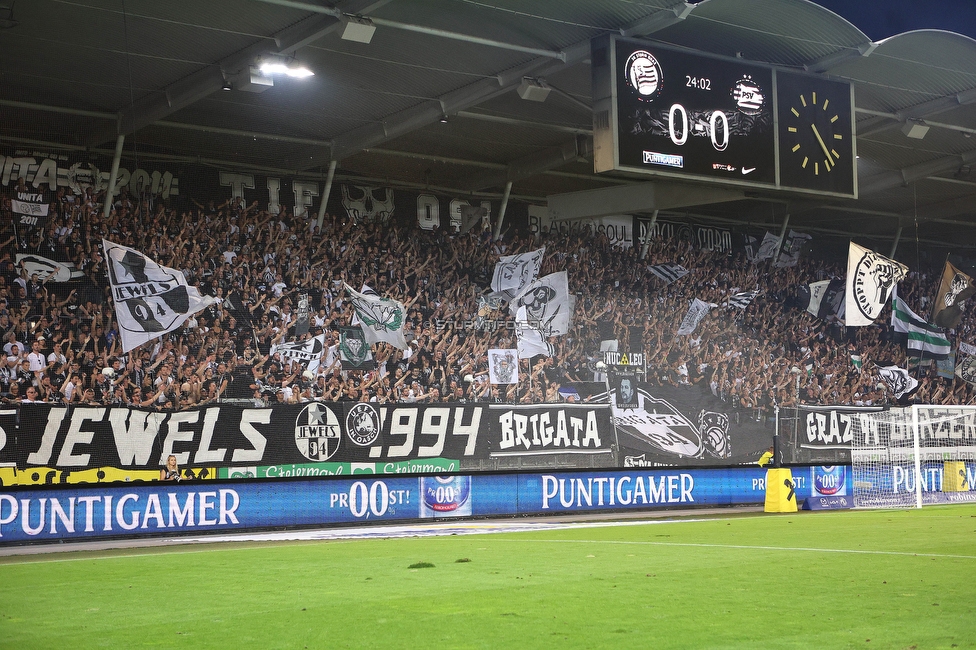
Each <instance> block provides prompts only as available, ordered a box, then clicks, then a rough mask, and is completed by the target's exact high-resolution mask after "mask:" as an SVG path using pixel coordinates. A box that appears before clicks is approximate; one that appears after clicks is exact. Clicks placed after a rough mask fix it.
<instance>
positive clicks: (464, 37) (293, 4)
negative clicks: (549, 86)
mask: <svg viewBox="0 0 976 650" xmlns="http://www.w3.org/2000/svg"><path fill="white" fill-rule="evenodd" d="M259 1H260V2H266V3H268V4H272V5H278V6H281V7H289V8H291V9H301V10H303V11H311V12H313V13H318V14H324V15H327V16H332V17H334V18H336V19H340V20H341V19H343V18H344V17H345V16H347V15H354V14H352V13H351V12H349V11H342V10H340V9H333V8H331V7H323V6H321V5H316V4H312V3H310V2H299V1H297V0H259ZM369 20H370V22H372V23H373V24H374V25H379V26H381V27H390V28H393V29H402V30H405V31H408V32H416V33H418V34H426V35H427V36H438V37H440V38H449V39H452V40H455V41H464V42H465V43H474V44H476V45H486V46H488V47H497V48H500V49H503V50H511V51H513V52H525V53H526V54H534V55H536V56H547V57H551V58H553V59H559V60H560V61H564V60H565V58H564V57H565V55H564V53H563V52H558V51H555V50H546V49H542V48H538V47H528V46H525V45H518V44H516V43H505V42H503V41H495V40H492V39H490V38H482V37H480V36H473V35H471V34H462V33H460V32H450V31H447V30H446V29H436V28H434V27H425V26H424V25H414V24H412V23H401V22H399V21H396V20H387V19H386V18H370V19H369Z"/></svg>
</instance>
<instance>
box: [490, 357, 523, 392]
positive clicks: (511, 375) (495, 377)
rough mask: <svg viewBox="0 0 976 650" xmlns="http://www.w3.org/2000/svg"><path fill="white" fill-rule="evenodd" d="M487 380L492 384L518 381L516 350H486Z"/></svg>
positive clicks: (515, 382)
mask: <svg viewBox="0 0 976 650" xmlns="http://www.w3.org/2000/svg"><path fill="white" fill-rule="evenodd" d="M488 381H489V383H492V384H517V383H518V382H519V368H518V350H507V349H501V348H493V349H491V350H488Z"/></svg>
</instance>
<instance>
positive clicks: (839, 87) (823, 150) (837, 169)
mask: <svg viewBox="0 0 976 650" xmlns="http://www.w3.org/2000/svg"><path fill="white" fill-rule="evenodd" d="M776 96H777V99H778V115H779V155H780V160H779V166H780V185H781V186H782V187H792V188H796V189H800V190H814V191H820V192H825V193H831V194H844V195H849V196H853V195H854V194H855V187H856V183H855V179H854V176H855V170H856V165H855V148H854V144H855V143H854V129H853V126H852V118H851V112H852V111H851V106H852V101H851V87H850V84H847V83H843V82H837V81H830V80H826V79H821V78H818V77H807V76H803V75H794V74H789V73H783V72H778V73H777V91H776Z"/></svg>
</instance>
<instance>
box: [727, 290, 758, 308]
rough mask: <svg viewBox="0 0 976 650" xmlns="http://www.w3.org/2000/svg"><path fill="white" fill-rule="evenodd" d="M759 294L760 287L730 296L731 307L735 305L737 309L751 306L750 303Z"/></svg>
mask: <svg viewBox="0 0 976 650" xmlns="http://www.w3.org/2000/svg"><path fill="white" fill-rule="evenodd" d="M758 295H759V289H756V290H755V291H743V292H741V293H737V294H735V295H733V296H732V297H731V298H729V307H735V308H736V309H745V308H746V307H748V306H749V303H751V302H752V300H753V299H754V298H755V297H756V296H758Z"/></svg>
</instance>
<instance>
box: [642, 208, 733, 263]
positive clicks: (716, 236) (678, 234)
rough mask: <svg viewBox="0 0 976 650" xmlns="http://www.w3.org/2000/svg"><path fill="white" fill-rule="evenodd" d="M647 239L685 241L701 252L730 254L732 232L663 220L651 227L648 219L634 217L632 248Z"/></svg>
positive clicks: (713, 227)
mask: <svg viewBox="0 0 976 650" xmlns="http://www.w3.org/2000/svg"><path fill="white" fill-rule="evenodd" d="M648 237H651V238H654V237H660V238H661V239H663V240H665V241H669V240H676V241H687V242H691V243H692V244H693V245H694V246H695V248H699V249H702V250H710V251H718V252H722V253H730V254H731V253H732V231H731V230H730V229H728V228H722V227H720V226H706V225H702V224H695V223H681V222H678V221H667V220H664V219H658V220H657V221H655V222H654V226H653V227H651V220H650V219H649V218H647V217H643V216H635V217H634V246H638V247H640V246H643V245H644V242H645V240H646V239H647V238H648Z"/></svg>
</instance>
